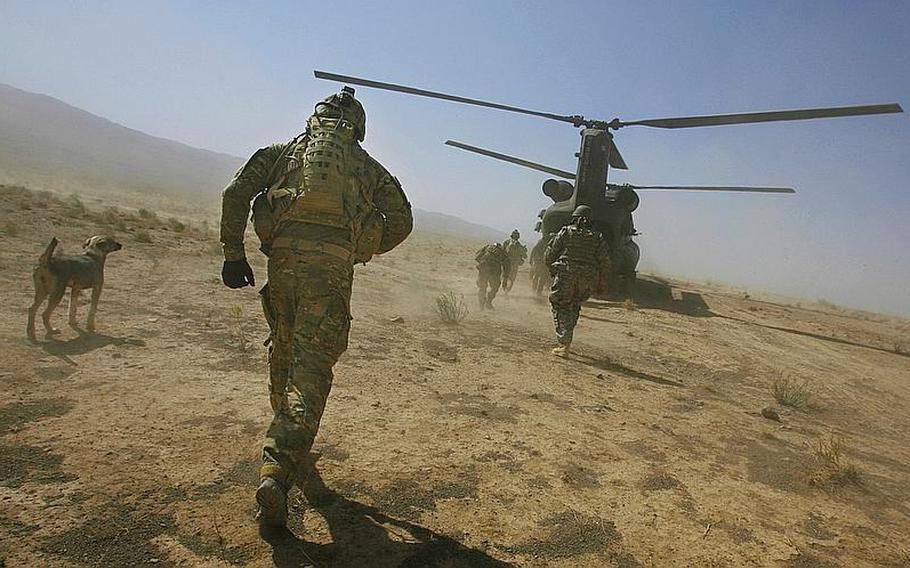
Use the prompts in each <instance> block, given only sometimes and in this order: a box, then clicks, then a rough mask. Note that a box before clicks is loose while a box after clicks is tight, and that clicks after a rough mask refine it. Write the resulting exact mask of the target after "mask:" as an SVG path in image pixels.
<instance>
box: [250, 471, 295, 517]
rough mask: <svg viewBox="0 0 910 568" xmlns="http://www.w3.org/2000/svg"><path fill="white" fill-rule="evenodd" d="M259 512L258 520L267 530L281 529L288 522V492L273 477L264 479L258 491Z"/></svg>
mask: <svg viewBox="0 0 910 568" xmlns="http://www.w3.org/2000/svg"><path fill="white" fill-rule="evenodd" d="M256 503H258V504H259V510H258V511H257V512H256V519H257V520H258V521H259V525H260V526H262V527H267V528H281V527H284V526H285V525H286V524H287V522H288V492H287V490H286V489H285V488H284V487H283V486H282V485H281V483H279V482H278V480H277V479H275V478H273V477H263V478H262V481H260V482H259V488H258V489H257V490H256Z"/></svg>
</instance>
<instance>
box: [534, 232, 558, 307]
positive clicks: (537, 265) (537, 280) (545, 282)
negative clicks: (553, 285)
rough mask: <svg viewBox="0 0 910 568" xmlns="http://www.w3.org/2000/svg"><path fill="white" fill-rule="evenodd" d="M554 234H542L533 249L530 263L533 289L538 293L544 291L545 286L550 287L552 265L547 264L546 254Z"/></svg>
mask: <svg viewBox="0 0 910 568" xmlns="http://www.w3.org/2000/svg"><path fill="white" fill-rule="evenodd" d="M550 240H552V236H550V237H549V238H548V237H547V236H542V237H541V238H540V240H539V241H537V244H535V245H534V247H533V248H532V249H531V255H530V256H529V259H528V263H529V265H530V270H529V272H530V277H531V289H532V290H534V293H535V294H536V295H538V296H539V295H540V294H542V293H543V291H544V289H545V288H549V287H550V266H549V265H548V264H547V261H546V259H545V258H544V257H545V256H546V252H547V245H548V244H550Z"/></svg>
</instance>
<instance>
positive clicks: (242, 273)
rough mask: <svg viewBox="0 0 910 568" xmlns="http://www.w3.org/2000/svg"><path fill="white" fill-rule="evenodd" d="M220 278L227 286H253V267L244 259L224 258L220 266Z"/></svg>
mask: <svg viewBox="0 0 910 568" xmlns="http://www.w3.org/2000/svg"><path fill="white" fill-rule="evenodd" d="M221 280H222V281H224V285H225V286H227V287H228V288H243V287H244V286H255V285H256V278H255V277H254V276H253V269H252V268H250V263H248V262H247V261H246V259H245V258H244V259H241V260H225V261H224V266H222V267H221Z"/></svg>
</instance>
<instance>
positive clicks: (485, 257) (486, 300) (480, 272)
mask: <svg viewBox="0 0 910 568" xmlns="http://www.w3.org/2000/svg"><path fill="white" fill-rule="evenodd" d="M474 260H475V261H476V262H477V300H478V302H479V303H480V309H482V310H483V309H488V308H489V309H493V298H495V297H496V293H497V292H499V285H500V283H502V282H503V281H504V280H505V278H506V277H507V276H508V274H509V271H510V270H511V263H510V262H509V255H508V254H507V253H506V250H505V249H504V248H503V247H502V245H501V244H499V243H493V244H491V245H486V246H485V247H483V248H481V249H480V250H479V251H477V255H476V256H475V257H474Z"/></svg>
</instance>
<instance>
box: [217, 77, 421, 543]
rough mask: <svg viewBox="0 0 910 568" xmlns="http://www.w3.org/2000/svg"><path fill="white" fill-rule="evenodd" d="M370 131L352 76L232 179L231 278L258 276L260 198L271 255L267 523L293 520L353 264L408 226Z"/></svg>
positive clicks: (336, 353) (264, 479) (345, 329)
mask: <svg viewBox="0 0 910 568" xmlns="http://www.w3.org/2000/svg"><path fill="white" fill-rule="evenodd" d="M365 133H366V114H365V113H364V110H363V107H362V106H361V104H360V102H359V101H358V100H357V99H355V98H354V90H353V89H351V88H349V87H345V88H344V89H342V91H341V92H340V93H338V94H335V95H332V96H330V97H328V98H326V99H325V100H324V101H321V102H319V103H317V104H316V108H315V110H314V112H313V114H312V116H310V118H309V120H308V122H307V129H306V132H305V133H303V134H301V135H300V136H298V137H297V138H295V139H294V140H292V141H291V142H288V143H285V144H275V145H273V146H268V147H266V148H262V149H260V150H259V151H257V152H256V153H255V154H253V156H252V157H251V158H250V159H249V161H247V163H246V164H245V165H244V166H243V167H242V168H240V170H239V171H238V172H237V173H236V174H235V176H234V179H233V180H232V181H231V182H230V184H228V186H227V188H225V190H224V194H223V199H222V211H221V242H222V244H223V247H224V267H223V268H222V272H221V276H222V279H223V280H224V283H225V285H226V286H228V287H229V288H242V287H244V286H253V285H254V284H255V281H254V277H253V270H252V269H251V268H250V265H249V263H248V262H247V260H246V253H245V251H244V246H243V235H244V230H245V229H246V223H247V216H248V215H249V212H250V202H251V201H253V204H252V209H253V227H254V229H255V230H256V234H257V235H258V236H259V239H260V241H261V242H262V247H261V250H262V251H263V252H264V253H265V254H266V255H267V256H268V257H269V263H268V275H269V283H268V285H267V286H266V287H264V288H263V289H262V291H261V292H260V294H261V295H262V303H263V308H264V310H265V316H266V319H267V320H268V323H269V327H270V328H271V336H270V340H271V344H272V345H271V348H270V350H269V391H270V401H271V406H272V412H273V417H272V423H271V425H270V426H269V429H268V431H267V432H266V435H265V440H264V441H263V444H262V464H261V466H260V468H259V479H260V483H259V488H258V489H257V491H256V501H257V503H258V505H259V511H258V514H257V518H258V519H259V523H260V526H262V527H264V528H274V527H283V526H285V523H286V521H287V498H288V491H289V490H290V489H291V487H293V485H294V482H295V481H296V480H297V479H298V478H299V474H300V470H301V469H302V467H303V466H304V464H305V463H306V459H307V456H308V454H309V451H310V447H311V446H312V445H313V439H314V438H315V437H316V432H317V430H318V428H319V422H320V419H321V418H322V413H323V410H324V409H325V404H326V400H327V398H328V396H329V390H330V389H331V387H332V378H333V374H332V367H333V366H334V365H335V362H336V361H338V358H339V357H340V356H341V354H342V353H343V352H344V351H345V349H346V348H347V345H348V333H349V331H350V326H351V316H350V301H351V286H352V283H353V279H354V264H355V263H359V262H364V263H365V262H367V261H368V260H370V258H371V257H372V256H373V255H375V254H382V253H384V252H388V251H390V250H392V249H393V248H395V247H396V246H398V244H400V243H401V242H402V241H403V240H404V239H405V237H407V236H408V234H409V233H410V232H411V227H412V221H413V219H412V216H411V206H410V204H409V203H408V200H407V197H406V196H405V194H404V192H403V191H402V189H401V185H400V184H399V183H398V180H397V179H395V178H394V177H392V175H391V174H390V173H389V172H388V171H387V170H386V169H385V168H384V167H382V165H381V164H379V162H377V161H376V160H374V159H373V158H371V157H370V156H369V154H367V152H366V151H365V150H364V149H363V148H361V146H360V142H362V141H363V138H364V135H365ZM254 198H255V200H254Z"/></svg>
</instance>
